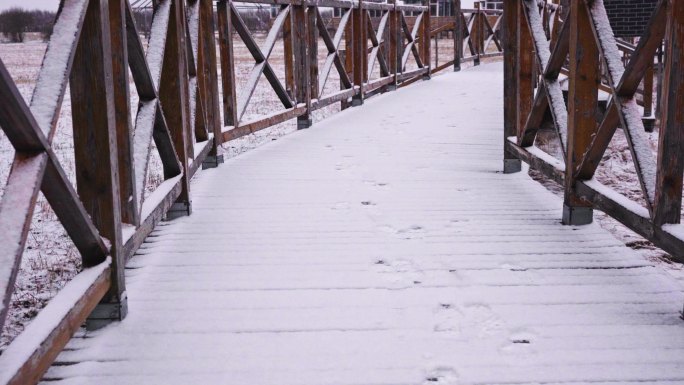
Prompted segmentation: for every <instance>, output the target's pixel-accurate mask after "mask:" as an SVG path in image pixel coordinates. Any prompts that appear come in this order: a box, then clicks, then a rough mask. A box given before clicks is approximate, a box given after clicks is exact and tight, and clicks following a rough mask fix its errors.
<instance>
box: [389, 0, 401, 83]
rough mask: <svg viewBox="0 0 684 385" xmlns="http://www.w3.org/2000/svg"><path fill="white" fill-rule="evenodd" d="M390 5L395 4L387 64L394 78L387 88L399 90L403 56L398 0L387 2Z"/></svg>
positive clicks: (390, 18)
mask: <svg viewBox="0 0 684 385" xmlns="http://www.w3.org/2000/svg"><path fill="white" fill-rule="evenodd" d="M387 2H388V3H390V4H394V7H392V10H390V11H389V26H388V27H389V32H388V35H389V51H388V52H389V55H387V60H388V62H389V63H387V65H388V67H389V72H390V74H391V75H392V76H393V77H394V79H393V81H392V83H391V84H390V85H389V86H388V87H387V89H388V90H396V89H397V83H398V80H399V78H398V74H399V67H400V66H401V64H400V61H401V56H399V50H398V46H399V44H401V40H400V36H401V35H399V33H400V28H401V26H400V24H399V23H400V20H399V11H398V10H397V2H396V0H388V1H387Z"/></svg>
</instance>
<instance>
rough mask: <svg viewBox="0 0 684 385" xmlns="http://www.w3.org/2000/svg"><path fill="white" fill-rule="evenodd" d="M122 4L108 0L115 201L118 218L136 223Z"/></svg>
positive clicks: (136, 200)
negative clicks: (118, 206) (118, 207)
mask: <svg viewBox="0 0 684 385" xmlns="http://www.w3.org/2000/svg"><path fill="white" fill-rule="evenodd" d="M125 7H126V5H125V1H124V0H110V1H109V23H110V36H111V43H112V58H111V60H112V79H113V84H114V114H115V119H116V145H117V152H118V161H119V201H120V202H121V220H122V221H123V222H126V223H129V224H132V225H134V226H138V225H139V224H140V215H139V208H138V199H136V197H137V195H136V191H135V176H134V170H135V167H134V165H133V130H132V129H131V105H130V103H129V102H128V98H129V86H128V79H129V77H128V47H127V43H126V13H125V9H126V8H125Z"/></svg>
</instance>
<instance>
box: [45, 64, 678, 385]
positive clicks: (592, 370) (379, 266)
mask: <svg viewBox="0 0 684 385" xmlns="http://www.w3.org/2000/svg"><path fill="white" fill-rule="evenodd" d="M502 80H503V76H502V67H501V65H500V64H494V65H483V66H480V67H477V68H474V69H468V70H465V71H461V72H459V73H454V74H448V75H444V76H439V77H435V78H433V80H431V81H430V82H422V83H419V84H418V85H416V86H415V87H410V88H406V89H403V90H400V91H398V92H397V93H389V94H386V95H385V96H383V97H380V98H379V99H377V100H375V101H373V102H372V103H367V104H366V105H365V106H362V107H359V108H357V109H349V110H347V111H345V112H343V113H342V115H340V116H338V117H336V118H332V119H330V120H328V121H323V122H321V123H319V124H317V125H315V126H313V127H312V128H311V129H310V130H307V131H306V132H302V133H298V134H295V135H292V136H289V137H287V138H284V139H281V140H278V141H276V142H273V143H270V144H268V145H266V146H264V147H262V148H259V149H257V150H254V151H253V152H252V153H250V154H249V155H247V156H244V157H239V158H236V159H234V160H232V161H231V162H229V163H228V164H225V165H223V166H222V167H219V168H217V169H213V170H208V171H205V172H202V173H200V174H198V177H197V179H196V180H195V181H194V182H193V186H192V191H193V196H194V206H193V207H194V212H193V215H192V216H190V217H187V218H181V219H179V220H176V221H173V222H167V223H164V224H162V225H160V226H158V227H157V229H156V230H155V231H154V232H153V234H152V236H151V237H150V238H149V239H148V241H147V242H146V243H145V244H144V245H143V246H142V248H141V249H140V250H139V255H137V256H136V257H135V258H133V259H132V260H131V261H130V263H129V266H130V267H131V269H129V270H127V272H128V290H129V298H130V300H129V301H130V302H129V305H130V315H129V316H128V318H127V319H125V320H124V321H123V322H121V323H120V324H118V325H114V326H112V327H109V328H106V329H103V330H101V331H98V332H94V333H88V334H85V335H79V336H78V337H77V338H74V339H73V340H72V341H71V342H70V343H69V345H68V350H65V351H64V352H63V353H62V354H61V355H60V356H59V357H58V359H57V362H58V364H59V365H56V366H53V367H52V368H51V369H50V370H49V371H48V373H47V375H46V377H45V379H46V382H45V384H59V385H68V384H90V383H97V384H102V385H106V384H121V383H145V384H162V383H163V384H187V383H189V382H198V383H222V384H241V385H242V384H247V383H250V384H252V383H253V384H261V385H269V384H284V383H287V384H311V385H314V384H315V385H328V384H340V383H344V384H368V383H377V384H393V385H396V384H422V383H426V384H429V383H432V382H436V383H439V382H438V381H433V380H429V379H430V378H438V379H439V378H444V379H448V380H449V381H456V379H458V382H459V383H463V384H474V383H478V384H483V383H484V384H493V383H575V384H580V383H592V382H597V383H611V382H616V383H628V382H633V381H641V382H648V383H652V384H662V385H664V384H672V383H678V382H682V381H684V370H683V369H682V366H681V364H680V361H681V353H682V351H683V350H684V329H682V327H681V323H682V321H681V319H680V318H679V311H680V305H681V303H682V300H684V295H683V294H682V291H681V287H680V286H679V285H678V284H675V283H674V280H673V278H671V277H670V276H668V275H667V274H665V273H664V272H663V271H661V270H660V269H659V268H657V267H654V266H652V265H651V263H650V262H648V261H646V260H644V259H643V258H642V257H640V256H639V255H637V254H636V253H635V252H634V251H632V250H630V249H628V248H627V247H625V246H624V245H623V244H621V243H620V242H619V241H617V240H616V239H614V238H613V237H612V236H611V235H610V234H609V233H608V232H607V231H605V230H603V229H601V228H600V227H598V226H597V225H589V226H584V227H568V226H562V225H561V224H560V223H559V222H560V212H559V210H558V207H559V205H560V204H561V203H562V197H560V196H556V195H554V194H552V193H550V192H549V191H547V190H546V189H545V188H544V187H542V186H540V185H539V184H538V183H537V182H535V181H533V180H531V179H530V178H529V177H528V176H527V175H525V174H518V175H504V174H501V173H499V172H498V171H499V170H500V153H501V150H500V149H501V147H502V145H503V143H502V135H501V127H502V123H503V121H502V116H501V114H492V113H489V112H490V111H493V110H501V106H502V105H503V92H502V91H503V87H502V85H503V81H502ZM476 100H477V102H476ZM435 106H440V107H435ZM442 107H444V108H442ZM409 108H415V109H417V110H418V111H423V110H424V111H430V112H433V115H431V116H430V120H429V123H430V124H425V114H418V113H417V114H400V113H397V111H402V110H406V109H409ZM373 111H375V112H378V111H381V112H382V113H372V112H373ZM463 114H468V116H471V118H470V119H467V120H463V119H456V118H455V117H458V116H462V115H463ZM312 159H315V161H312ZM265 233H268V237H267V238H265V237H264V234H265ZM189 255H192V257H191V258H189V257H188V256H189ZM181 309H182V311H181ZM82 337H87V338H82ZM67 363H68V365H65V364H67ZM63 364H64V365H63ZM47 380H51V381H49V382H48V381H47ZM439 381H443V380H439ZM444 381H445V380H444ZM446 383H449V382H446Z"/></svg>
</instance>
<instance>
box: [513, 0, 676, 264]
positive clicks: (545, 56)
mask: <svg viewBox="0 0 684 385" xmlns="http://www.w3.org/2000/svg"><path fill="white" fill-rule="evenodd" d="M570 4H571V5H570V9H569V10H565V11H566V12H568V13H566V15H567V17H565V18H564V22H562V23H561V24H559V25H556V26H555V30H556V31H557V33H555V34H551V36H550V38H549V36H547V35H546V34H545V33H544V28H543V27H542V25H543V18H542V16H541V15H540V13H539V10H538V7H537V1H536V0H516V1H507V2H505V5H506V7H507V8H506V9H505V11H504V15H505V18H506V21H505V31H506V33H505V36H506V38H505V39H504V40H505V41H504V46H505V50H506V53H505V58H504V62H505V69H504V72H505V79H506V87H505V91H504V92H505V111H504V114H505V127H504V129H505V134H504V135H505V149H504V170H505V172H516V171H519V170H520V160H523V161H525V162H527V163H529V164H530V166H531V167H533V168H535V169H537V170H538V171H541V172H542V173H543V174H544V175H546V177H548V178H550V179H551V180H554V181H556V182H558V183H559V184H561V185H562V186H563V187H564V190H565V201H564V208H563V223H565V224H571V225H581V224H586V223H589V222H591V221H592V209H593V208H596V209H599V210H601V211H603V212H605V213H606V214H608V215H610V216H611V217H613V218H615V219H616V220H618V221H619V222H621V223H623V224H624V225H625V226H627V227H629V228H630V229H632V230H633V231H635V232H636V233H638V234H640V235H642V236H643V237H644V238H646V239H648V240H650V241H652V242H653V243H654V244H656V245H657V246H659V247H660V248H662V249H663V250H665V251H666V252H668V253H670V254H671V255H672V256H673V257H674V258H676V259H678V260H680V261H682V260H684V226H682V225H681V224H680V222H681V217H682V209H681V202H682V175H683V174H684V135H683V134H682V127H684V113H683V112H682V111H684V96H683V95H684V94H683V93H682V86H683V85H684V72H682V70H681V63H682V62H683V59H684V49H683V45H684V3H683V2H681V1H678V0H660V1H658V3H657V5H656V10H655V12H654V13H653V15H652V18H651V20H650V23H649V25H648V27H647V28H646V32H645V33H644V35H643V36H642V37H641V38H640V39H639V42H638V45H637V46H636V47H635V49H634V52H633V53H632V54H631V55H630V56H629V60H628V62H627V64H626V66H625V65H624V63H623V58H622V55H621V53H620V50H619V45H618V42H617V41H616V39H615V37H614V35H613V32H612V29H611V26H610V24H609V23H608V18H607V15H606V10H605V7H604V5H603V1H602V0H578V1H572V2H570ZM663 44H664V46H665V61H664V73H663V80H662V88H663V89H662V98H661V100H660V101H659V103H660V111H661V114H660V116H659V117H658V118H659V121H660V124H659V141H658V143H657V149H656V151H655V153H654V151H653V150H652V144H651V142H650V141H649V138H648V137H647V135H646V134H645V127H644V122H643V121H642V116H643V112H642V111H641V110H640V108H639V106H638V104H637V99H636V93H637V89H638V88H639V86H640V84H641V83H642V80H644V78H646V80H645V82H649V81H650V80H649V78H648V77H649V75H648V71H649V68H651V67H652V66H653V64H654V55H655V53H656V51H657V50H658V49H660V47H662V46H663ZM566 63H567V64H566ZM564 67H566V69H564ZM562 71H563V72H567V76H568V78H569V79H568V80H569V88H568V90H567V99H568V100H567V106H566V101H565V100H564V90H563V89H562V88H561V82H560V80H559V75H560V74H561V72H562ZM602 73H603V74H605V84H604V82H602V76H601V74H602ZM646 87H649V86H648V85H647V86H646ZM600 89H603V90H605V91H607V94H608V100H607V101H606V108H605V113H602V114H601V113H600V112H601V111H600V110H599V109H598V108H597V106H598V104H599V90H600ZM547 124H549V125H551V126H552V127H553V128H554V130H555V132H556V136H557V137H558V140H559V141H560V147H561V149H562V153H563V155H562V159H557V158H555V157H553V156H551V155H549V154H548V153H545V152H543V151H541V150H540V149H539V148H537V147H536V146H535V138H536V136H537V133H538V132H539V130H540V128H541V127H543V126H545V125H547ZM618 128H621V129H622V131H623V132H624V135H625V137H626V140H627V143H628V146H629V149H630V153H631V157H632V161H633V165H634V168H635V170H636V171H635V172H636V175H637V177H638V181H639V186H640V190H641V194H642V197H643V202H644V204H640V202H638V201H635V200H631V199H629V198H627V197H626V196H624V195H621V194H618V193H617V192H615V191H613V190H611V189H610V188H608V187H606V186H605V185H603V184H601V183H599V182H598V181H597V180H595V179H594V176H595V174H596V171H597V168H598V166H599V163H600V162H601V159H602V158H603V156H604V154H605V153H606V150H607V149H608V147H609V144H610V141H611V139H612V138H613V136H614V134H615V133H616V130H617V129H618Z"/></svg>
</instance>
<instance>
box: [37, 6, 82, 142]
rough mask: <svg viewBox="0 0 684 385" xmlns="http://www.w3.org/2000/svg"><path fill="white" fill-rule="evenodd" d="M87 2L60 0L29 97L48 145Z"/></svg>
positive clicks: (55, 124) (54, 130)
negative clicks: (39, 68)
mask: <svg viewBox="0 0 684 385" xmlns="http://www.w3.org/2000/svg"><path fill="white" fill-rule="evenodd" d="M87 7H88V0H64V1H63V4H62V6H61V7H60V11H59V12H60V13H59V15H57V19H56V21H55V25H54V27H53V31H52V36H59V37H60V38H59V39H50V42H49V43H48V46H47V50H46V51H45V56H44V57H43V64H42V66H41V70H40V73H39V74H38V80H37V81H36V87H35V88H34V90H33V96H32V97H31V112H32V114H33V116H34V117H35V119H36V123H37V124H38V127H40V129H41V130H43V134H45V136H46V137H47V139H48V142H49V143H52V138H53V137H54V135H55V132H56V129H57V119H58V118H59V111H60V108H61V106H62V101H63V100H64V93H65V91H66V86H67V82H68V81H69V73H70V71H71V66H72V64H73V61H74V53H75V51H76V44H77V43H78V40H79V37H80V36H81V29H82V27H83V20H84V18H85V14H86V10H87Z"/></svg>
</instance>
